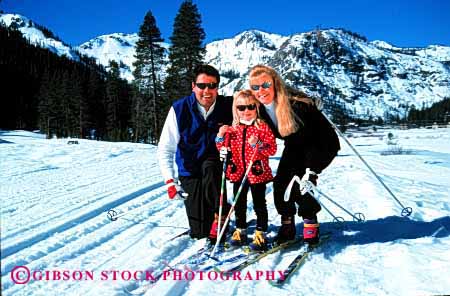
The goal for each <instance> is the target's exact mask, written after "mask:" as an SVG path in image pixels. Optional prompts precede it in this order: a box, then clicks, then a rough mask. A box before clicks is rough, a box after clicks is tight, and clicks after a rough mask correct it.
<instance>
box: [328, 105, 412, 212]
mask: <svg viewBox="0 0 450 296" xmlns="http://www.w3.org/2000/svg"><path fill="white" fill-rule="evenodd" d="M320 112H321V113H322V115H323V116H324V117H325V118H326V119H327V120H328V122H329V123H330V124H331V125H332V126H333V128H334V129H335V130H336V132H337V133H338V134H339V135H340V136H341V137H342V138H343V139H344V140H345V142H346V143H347V144H348V146H349V147H350V148H351V149H352V150H353V152H355V154H356V155H357V156H358V157H359V159H360V160H361V161H362V162H363V163H364V164H365V165H366V167H367V168H368V169H369V171H370V172H371V173H372V174H373V175H374V176H375V178H377V180H378V181H379V182H380V183H381V185H383V187H384V188H385V189H386V190H387V192H389V194H390V195H391V196H392V198H393V199H394V200H395V201H396V202H397V203H398V204H399V205H400V206H401V207H402V212H401V215H402V216H403V217H408V216H409V215H411V213H412V208H411V207H405V206H403V204H402V203H401V202H400V201H399V200H398V198H397V197H396V196H395V195H394V193H393V192H392V191H391V190H390V189H389V187H387V186H386V184H384V182H383V180H382V179H381V178H380V177H379V176H378V175H377V173H376V172H375V171H374V170H373V169H372V168H371V167H370V165H369V164H368V163H367V162H366V161H365V160H364V158H363V157H362V156H361V154H359V152H358V151H357V150H356V149H355V147H353V145H352V144H351V143H350V141H349V140H348V139H347V137H346V136H344V134H343V133H342V132H341V131H340V130H339V129H338V128H337V126H336V125H335V124H334V123H333V122H332V121H331V120H330V119H329V118H328V116H326V115H325V113H324V112H322V111H320Z"/></svg>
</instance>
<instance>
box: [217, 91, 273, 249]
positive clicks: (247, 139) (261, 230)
mask: <svg viewBox="0 0 450 296" xmlns="http://www.w3.org/2000/svg"><path fill="white" fill-rule="evenodd" d="M259 104H260V103H259V101H258V100H257V99H256V98H255V97H254V96H253V94H252V92H251V91H250V90H241V91H238V92H236V93H235V94H234V100H233V124H232V126H227V125H224V126H222V127H221V128H220V129H219V132H218V134H217V137H216V145H217V149H219V151H220V150H221V148H222V149H224V148H223V147H225V145H228V147H225V148H227V149H228V150H229V151H230V152H229V157H228V162H227V170H226V176H227V179H229V180H230V181H231V182H232V183H233V194H234V196H236V194H237V191H238V190H239V187H240V185H241V182H242V180H243V178H244V174H245V172H246V171H247V168H248V165H249V164H250V163H251V162H252V160H253V164H252V167H251V169H250V171H249V174H248V178H247V181H246V182H245V184H243V187H242V190H241V193H240V195H239V197H238V200H237V203H236V205H235V216H236V230H235V231H234V233H233V236H232V238H231V243H232V244H234V245H242V244H245V243H246V242H247V217H246V214H247V193H248V189H249V188H250V191H251V193H252V198H253V208H254V210H255V213H256V231H255V234H254V237H253V242H252V243H251V244H250V247H251V248H252V249H254V250H263V249H265V248H266V244H267V242H266V240H267V239H266V234H265V233H266V231H267V226H268V221H267V220H268V214H267V206H266V199H265V195H266V183H268V182H270V181H271V180H272V179H273V176H272V171H271V169H270V167H269V156H271V155H274V154H275V152H276V150H277V146H276V142H275V136H274V135H273V133H272V131H271V129H270V128H269V126H268V125H267V124H266V123H264V122H263V121H262V120H261V119H260V118H259V115H258V107H259Z"/></svg>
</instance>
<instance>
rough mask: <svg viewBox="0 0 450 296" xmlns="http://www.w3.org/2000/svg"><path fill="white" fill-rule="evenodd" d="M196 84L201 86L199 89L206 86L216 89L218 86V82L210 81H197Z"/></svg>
mask: <svg viewBox="0 0 450 296" xmlns="http://www.w3.org/2000/svg"><path fill="white" fill-rule="evenodd" d="M195 85H196V86H197V87H198V88H199V89H205V88H206V87H208V88H209V89H216V88H217V86H218V83H217V82H210V83H202V82H199V83H197V82H196V83H195Z"/></svg>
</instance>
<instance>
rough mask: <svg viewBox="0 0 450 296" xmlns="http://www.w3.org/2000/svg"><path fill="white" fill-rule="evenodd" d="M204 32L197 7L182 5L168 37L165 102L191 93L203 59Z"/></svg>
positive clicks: (188, 1)
mask: <svg viewBox="0 0 450 296" xmlns="http://www.w3.org/2000/svg"><path fill="white" fill-rule="evenodd" d="M204 39H205V32H204V30H203V28H202V27H201V16H200V14H199V12H198V9H197V5H195V4H193V3H192V1H191V0H186V1H184V2H183V3H182V4H181V6H180V9H179V11H178V14H177V16H176V17H175V22H174V26H173V33H172V36H171V37H170V40H171V42H172V46H171V47H170V49H169V63H170V68H169V69H168V71H167V72H168V76H167V79H166V81H165V83H164V88H165V90H166V93H167V96H168V98H167V99H168V100H169V101H171V100H175V99H178V98H180V97H183V96H186V95H188V94H190V93H191V92H192V87H191V82H192V80H193V78H194V73H193V72H194V69H195V67H196V66H197V65H199V64H201V63H202V61H203V58H204V55H205V52H206V50H205V47H204V46H203V45H202V43H203V40H204Z"/></svg>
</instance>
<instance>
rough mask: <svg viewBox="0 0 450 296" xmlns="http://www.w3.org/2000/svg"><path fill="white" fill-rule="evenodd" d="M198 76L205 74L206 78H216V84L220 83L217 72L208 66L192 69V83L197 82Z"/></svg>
mask: <svg viewBox="0 0 450 296" xmlns="http://www.w3.org/2000/svg"><path fill="white" fill-rule="evenodd" d="M200 74H206V75H208V76H214V77H216V80H217V83H219V82H220V74H219V71H217V69H216V68H214V67H213V66H210V65H198V66H197V67H195V69H194V81H193V82H196V80H197V76H198V75H200Z"/></svg>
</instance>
